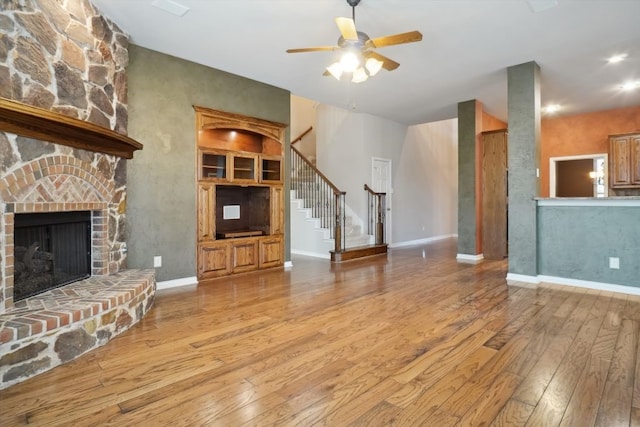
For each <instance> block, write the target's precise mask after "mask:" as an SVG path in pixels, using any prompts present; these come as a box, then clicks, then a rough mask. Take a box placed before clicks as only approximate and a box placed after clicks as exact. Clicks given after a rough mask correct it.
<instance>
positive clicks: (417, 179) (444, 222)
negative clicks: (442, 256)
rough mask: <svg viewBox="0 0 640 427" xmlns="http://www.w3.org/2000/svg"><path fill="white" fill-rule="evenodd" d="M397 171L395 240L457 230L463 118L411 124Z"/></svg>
mask: <svg viewBox="0 0 640 427" xmlns="http://www.w3.org/2000/svg"><path fill="white" fill-rule="evenodd" d="M394 171H395V176H394V187H395V193H394V199H393V201H394V218H393V240H394V243H398V242H407V241H413V240H421V239H427V238H431V237H439V236H447V235H452V234H457V217H458V199H457V194H458V120H457V119H451V120H443V121H440V122H433V123H426V124H421V125H416V126H411V127H409V129H408V131H407V137H406V139H405V141H404V144H402V153H401V155H400V160H399V163H398V164H397V165H394Z"/></svg>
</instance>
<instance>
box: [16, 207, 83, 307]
mask: <svg viewBox="0 0 640 427" xmlns="http://www.w3.org/2000/svg"><path fill="white" fill-rule="evenodd" d="M90 237H91V213H90V212H53V213H37V214H16V215H15V222H14V286H13V293H14V295H13V297H14V301H19V300H22V299H25V298H27V297H30V296H33V295H36V294H39V293H42V292H45V291H47V290H49V289H53V288H57V287H59V286H62V285H65V284H67V283H71V282H75V281H77V280H81V279H84V278H86V277H89V275H90V273H91V242H90Z"/></svg>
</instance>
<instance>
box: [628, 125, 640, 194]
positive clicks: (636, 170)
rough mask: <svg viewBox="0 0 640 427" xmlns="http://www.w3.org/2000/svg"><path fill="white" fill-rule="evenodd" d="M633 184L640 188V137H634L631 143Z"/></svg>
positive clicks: (631, 138)
mask: <svg viewBox="0 0 640 427" xmlns="http://www.w3.org/2000/svg"><path fill="white" fill-rule="evenodd" d="M629 144H630V146H629V150H630V151H631V153H630V164H631V166H630V169H631V179H630V181H631V184H632V185H634V186H640V135H633V136H631V137H630V141H629Z"/></svg>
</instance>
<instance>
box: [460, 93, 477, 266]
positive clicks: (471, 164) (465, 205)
mask: <svg viewBox="0 0 640 427" xmlns="http://www.w3.org/2000/svg"><path fill="white" fill-rule="evenodd" d="M477 106H478V104H477V102H476V101H475V100H471V101H465V102H460V103H459V104H458V253H459V254H465V255H476V254H477V253H478V248H477V245H476V234H477V232H478V227H479V224H477V223H476V222H477V221H476V137H477V135H478V133H479V132H480V129H478V123H477V120H476V119H477V112H476V109H477Z"/></svg>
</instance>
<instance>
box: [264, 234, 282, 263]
mask: <svg viewBox="0 0 640 427" xmlns="http://www.w3.org/2000/svg"><path fill="white" fill-rule="evenodd" d="M283 249H284V246H283V245H282V238H280V237H269V238H267V239H261V240H260V265H259V266H260V268H269V267H277V266H279V265H282V264H283V259H284V250H283Z"/></svg>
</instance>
